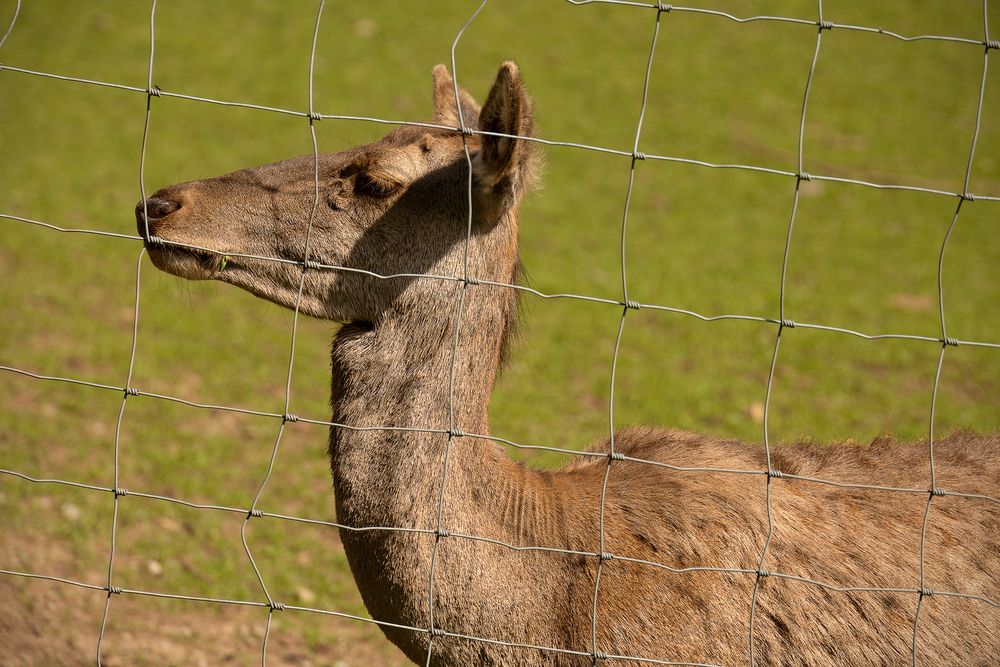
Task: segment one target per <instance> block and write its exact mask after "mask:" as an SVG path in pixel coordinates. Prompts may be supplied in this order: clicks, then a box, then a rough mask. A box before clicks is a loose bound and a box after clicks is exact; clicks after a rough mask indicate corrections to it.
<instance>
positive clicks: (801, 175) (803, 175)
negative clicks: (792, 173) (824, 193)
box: [796, 171, 813, 181]
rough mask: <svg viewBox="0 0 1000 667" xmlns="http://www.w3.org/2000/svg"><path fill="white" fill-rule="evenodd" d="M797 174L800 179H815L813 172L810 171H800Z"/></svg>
mask: <svg viewBox="0 0 1000 667" xmlns="http://www.w3.org/2000/svg"><path fill="white" fill-rule="evenodd" d="M796 176H798V178H799V180H800V181H811V180H812V179H813V177H812V174H810V173H809V172H808V171H800V172H799V173H798V174H796Z"/></svg>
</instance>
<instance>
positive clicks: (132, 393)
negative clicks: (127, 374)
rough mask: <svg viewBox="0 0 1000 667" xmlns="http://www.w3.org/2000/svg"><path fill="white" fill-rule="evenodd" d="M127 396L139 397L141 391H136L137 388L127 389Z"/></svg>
mask: <svg viewBox="0 0 1000 667" xmlns="http://www.w3.org/2000/svg"><path fill="white" fill-rule="evenodd" d="M125 395H126V396H138V395H139V390H138V389H136V388H135V387H125Z"/></svg>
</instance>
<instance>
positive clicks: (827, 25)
mask: <svg viewBox="0 0 1000 667" xmlns="http://www.w3.org/2000/svg"><path fill="white" fill-rule="evenodd" d="M817 25H818V26H819V29H820V30H833V23H831V22H830V21H825V20H823V21H819V22H818V23H817Z"/></svg>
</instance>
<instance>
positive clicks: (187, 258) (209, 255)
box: [145, 241, 226, 280]
mask: <svg viewBox="0 0 1000 667" xmlns="http://www.w3.org/2000/svg"><path fill="white" fill-rule="evenodd" d="M145 245H146V252H148V253H149V258H150V259H151V260H152V261H153V266H155V267H156V268H158V269H160V270H161V271H166V272H167V273H170V274H173V275H175V276H178V277H180V278H186V279H187V280H211V279H212V278H215V277H216V275H218V273H219V272H220V271H221V270H222V268H223V266H224V264H225V263H226V256H225V255H223V254H221V253H216V252H210V251H208V250H200V249H198V248H188V247H184V246H180V245H172V244H165V243H163V242H154V243H151V242H149V241H146V243H145Z"/></svg>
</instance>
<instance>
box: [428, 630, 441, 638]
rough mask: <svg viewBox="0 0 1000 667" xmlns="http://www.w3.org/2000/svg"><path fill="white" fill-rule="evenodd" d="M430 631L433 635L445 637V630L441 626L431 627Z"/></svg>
mask: <svg viewBox="0 0 1000 667" xmlns="http://www.w3.org/2000/svg"><path fill="white" fill-rule="evenodd" d="M430 633H431V637H444V630H442V629H441V628H431V629H430Z"/></svg>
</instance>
